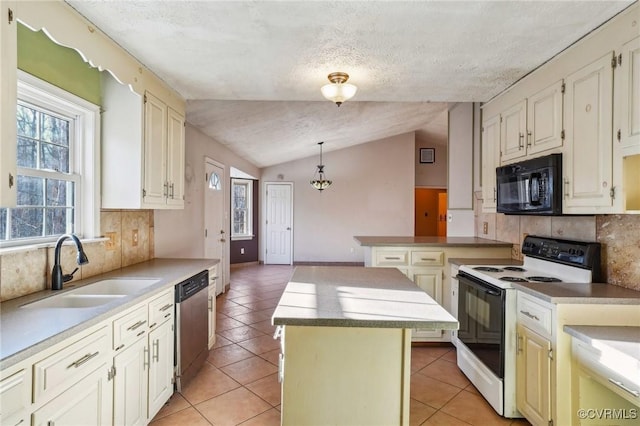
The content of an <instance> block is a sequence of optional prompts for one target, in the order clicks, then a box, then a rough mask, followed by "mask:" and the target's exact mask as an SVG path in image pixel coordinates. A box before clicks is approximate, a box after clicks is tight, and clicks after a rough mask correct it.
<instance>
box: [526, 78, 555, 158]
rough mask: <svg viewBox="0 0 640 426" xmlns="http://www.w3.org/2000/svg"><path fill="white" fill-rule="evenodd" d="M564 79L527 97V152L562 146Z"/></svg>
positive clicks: (531, 152)
mask: <svg viewBox="0 0 640 426" xmlns="http://www.w3.org/2000/svg"><path fill="white" fill-rule="evenodd" d="M563 93H564V84H563V82H562V80H560V81H558V82H556V83H554V84H552V85H551V86H549V87H547V88H545V89H542V90H541V91H539V92H538V93H536V94H534V95H533V96H530V97H529V98H528V99H527V135H526V147H527V154H528V155H531V154H537V153H539V152H543V151H547V150H549V149H553V148H559V147H561V146H562V135H563V133H562V130H563V129H562V101H563V99H562V94H563Z"/></svg>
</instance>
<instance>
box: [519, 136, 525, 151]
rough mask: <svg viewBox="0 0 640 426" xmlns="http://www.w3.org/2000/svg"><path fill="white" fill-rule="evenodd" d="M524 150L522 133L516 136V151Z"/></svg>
mask: <svg viewBox="0 0 640 426" xmlns="http://www.w3.org/2000/svg"><path fill="white" fill-rule="evenodd" d="M523 148H524V133H522V132H520V134H519V135H518V149H519V150H520V149H523Z"/></svg>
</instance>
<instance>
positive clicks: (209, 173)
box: [204, 158, 227, 295]
mask: <svg viewBox="0 0 640 426" xmlns="http://www.w3.org/2000/svg"><path fill="white" fill-rule="evenodd" d="M204 169H205V183H204V257H205V258H208V259H220V265H219V267H218V279H217V280H216V295H218V294H220V293H222V292H223V290H224V283H225V276H226V264H225V256H224V254H225V247H226V242H227V238H226V235H225V230H224V225H225V222H224V218H225V212H226V210H225V207H224V194H225V192H224V191H225V182H226V180H225V177H224V166H223V165H222V164H220V163H218V162H216V161H214V160H211V159H210V158H205V164H204Z"/></svg>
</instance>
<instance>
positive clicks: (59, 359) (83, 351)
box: [33, 327, 111, 403]
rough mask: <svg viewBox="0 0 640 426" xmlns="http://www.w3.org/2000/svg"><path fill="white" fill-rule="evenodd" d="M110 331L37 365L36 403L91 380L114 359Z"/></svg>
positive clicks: (101, 332) (91, 337)
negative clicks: (92, 375)
mask: <svg viewBox="0 0 640 426" xmlns="http://www.w3.org/2000/svg"><path fill="white" fill-rule="evenodd" d="M110 351H111V348H110V347H109V328H108V327H103V328H101V329H100V330H98V331H96V332H95V333H92V334H90V335H88V336H86V337H84V338H82V339H80V340H78V341H76V342H74V343H72V344H70V345H68V346H66V347H64V348H62V349H61V350H59V351H58V352H55V353H54V354H52V355H50V356H48V357H46V358H44V359H42V360H40V361H38V362H36V363H35V364H34V365H33V399H34V402H35V403H38V402H40V401H42V400H46V399H47V398H48V397H50V396H54V395H58V394H59V393H60V392H62V391H63V390H64V389H66V388H67V387H69V386H71V385H73V384H74V383H76V382H77V381H78V380H80V379H82V378H84V377H85V376H87V375H88V374H89V373H90V372H92V371H94V370H95V369H96V368H98V367H99V366H100V365H101V364H104V363H105V360H106V359H107V356H108V355H110Z"/></svg>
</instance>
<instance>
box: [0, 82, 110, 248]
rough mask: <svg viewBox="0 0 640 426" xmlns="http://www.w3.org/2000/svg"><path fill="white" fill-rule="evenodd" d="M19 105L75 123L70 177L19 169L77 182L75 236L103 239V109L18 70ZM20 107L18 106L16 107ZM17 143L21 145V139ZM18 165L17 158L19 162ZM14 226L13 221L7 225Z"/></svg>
mask: <svg viewBox="0 0 640 426" xmlns="http://www.w3.org/2000/svg"><path fill="white" fill-rule="evenodd" d="M17 92H18V96H17V97H18V102H21V103H26V104H30V105H33V106H35V107H37V108H39V109H42V110H45V111H47V112H49V111H50V112H51V115H54V116H66V117H72V118H73V119H74V122H75V123H74V129H73V132H72V133H71V132H70V134H69V148H70V149H69V173H63V172H56V171H50V170H46V169H32V168H28V167H17V174H18V175H22V176H34V177H40V178H43V177H44V178H54V179H55V178H56V176H60V175H64V178H65V180H68V181H72V182H74V186H75V192H74V194H73V197H74V201H75V205H74V218H73V221H74V224H75V230H74V233H75V234H76V235H78V236H79V237H80V238H94V237H97V236H99V235H100V106H98V105H95V104H93V103H91V102H88V101H86V100H85V99H82V98H80V97H78V96H76V95H74V94H72V93H70V92H67V91H66V90H63V89H60V88H59V87H56V86H54V85H52V84H50V83H48V82H46V81H44V80H41V79H39V78H37V77H34V76H33V75H31V74H28V73H26V72H24V71H21V70H18V80H17ZM16 105H17V104H16ZM15 143H16V144H17V143H18V140H17V137H16V141H15ZM16 161H17V158H16ZM7 223H8V224H10V219H9V220H8V221H7ZM57 238H58V236H44V237H32V238H21V239H18V240H0V247H15V246H27V245H34V244H41V243H47V242H52V241H56V240H57Z"/></svg>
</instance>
